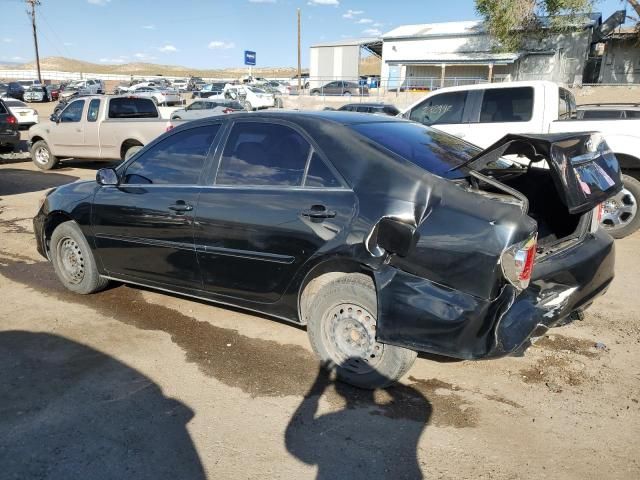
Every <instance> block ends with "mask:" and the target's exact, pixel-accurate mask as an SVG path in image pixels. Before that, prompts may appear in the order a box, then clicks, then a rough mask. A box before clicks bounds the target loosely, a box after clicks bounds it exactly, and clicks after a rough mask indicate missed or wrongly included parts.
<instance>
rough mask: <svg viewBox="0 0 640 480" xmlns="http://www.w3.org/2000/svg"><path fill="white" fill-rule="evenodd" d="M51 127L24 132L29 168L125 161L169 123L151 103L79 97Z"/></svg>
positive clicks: (45, 125)
mask: <svg viewBox="0 0 640 480" xmlns="http://www.w3.org/2000/svg"><path fill="white" fill-rule="evenodd" d="M50 120H51V121H50V122H45V123H39V124H37V125H34V126H33V127H31V128H30V129H29V144H30V150H31V158H32V160H33V163H34V164H35V165H36V166H37V167H38V168H40V169H42V170H50V169H52V168H53V167H54V166H55V165H56V164H57V163H58V161H59V160H60V159H63V158H87V159H94V160H126V159H128V158H129V157H130V156H131V155H133V154H134V153H136V152H137V151H138V150H140V149H141V148H142V147H143V146H144V145H146V144H147V143H149V142H151V141H152V140H153V139H155V138H156V137H158V136H159V135H161V134H162V133H164V132H165V131H166V130H167V129H168V128H170V124H169V122H168V120H167V119H164V118H162V116H161V114H160V112H159V111H158V107H157V106H156V105H155V103H154V102H153V100H151V99H150V98H138V97H128V96H107V95H95V96H93V95H91V96H84V97H78V98H77V99H76V100H73V101H71V102H69V104H68V105H67V106H66V107H65V108H64V110H62V111H61V112H60V113H59V114H57V115H55V114H54V115H52V116H51V118H50Z"/></svg>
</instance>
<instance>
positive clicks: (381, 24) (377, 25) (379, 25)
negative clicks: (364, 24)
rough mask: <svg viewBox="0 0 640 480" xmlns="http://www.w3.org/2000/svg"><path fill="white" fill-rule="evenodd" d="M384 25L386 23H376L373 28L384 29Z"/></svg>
mask: <svg viewBox="0 0 640 480" xmlns="http://www.w3.org/2000/svg"><path fill="white" fill-rule="evenodd" d="M383 25H384V23H380V22H376V23H374V24H373V25H371V26H372V27H376V28H377V27H382V26H383Z"/></svg>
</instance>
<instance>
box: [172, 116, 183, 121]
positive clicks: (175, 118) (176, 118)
mask: <svg viewBox="0 0 640 480" xmlns="http://www.w3.org/2000/svg"><path fill="white" fill-rule="evenodd" d="M171 120H182V118H180V117H173V118H172V119H171Z"/></svg>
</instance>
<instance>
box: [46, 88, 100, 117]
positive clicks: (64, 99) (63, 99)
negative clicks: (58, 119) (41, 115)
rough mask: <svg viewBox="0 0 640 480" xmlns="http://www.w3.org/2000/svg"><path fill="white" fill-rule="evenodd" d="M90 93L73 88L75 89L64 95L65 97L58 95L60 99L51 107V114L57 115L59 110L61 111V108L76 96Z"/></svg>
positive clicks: (87, 95) (85, 95)
mask: <svg viewBox="0 0 640 480" xmlns="http://www.w3.org/2000/svg"><path fill="white" fill-rule="evenodd" d="M91 95H92V94H90V93H87V92H81V91H78V90H75V91H73V92H71V94H70V95H68V96H66V97H60V100H59V101H58V103H57V104H56V106H55V107H54V109H53V115H54V116H57V115H59V114H60V112H62V110H64V109H65V107H66V106H67V105H68V104H69V102H71V101H72V100H75V99H76V98H79V97H89V96H91Z"/></svg>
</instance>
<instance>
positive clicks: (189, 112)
mask: <svg viewBox="0 0 640 480" xmlns="http://www.w3.org/2000/svg"><path fill="white" fill-rule="evenodd" d="M242 110H244V108H243V107H242V105H241V104H240V102H237V101H234V100H220V99H210V98H201V99H199V100H196V101H195V102H193V103H192V104H191V105H189V106H187V107H185V108H180V109H178V110H175V111H174V112H173V113H172V114H171V120H195V119H197V118H205V117H212V116H213V115H223V114H225V113H232V112H236V111H242Z"/></svg>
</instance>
